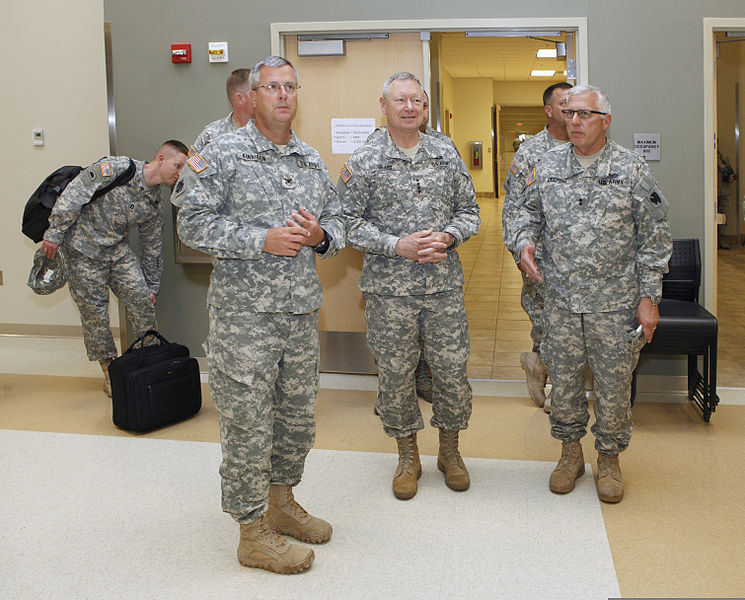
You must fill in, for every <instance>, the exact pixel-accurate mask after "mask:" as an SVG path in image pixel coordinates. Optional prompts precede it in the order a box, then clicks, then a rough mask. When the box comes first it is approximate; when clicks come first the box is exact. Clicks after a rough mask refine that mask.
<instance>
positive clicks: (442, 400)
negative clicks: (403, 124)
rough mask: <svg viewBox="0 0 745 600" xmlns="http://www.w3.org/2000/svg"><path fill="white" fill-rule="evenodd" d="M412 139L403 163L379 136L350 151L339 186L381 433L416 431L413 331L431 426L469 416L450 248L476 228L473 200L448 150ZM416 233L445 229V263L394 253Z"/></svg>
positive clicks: (464, 344) (458, 293)
mask: <svg viewBox="0 0 745 600" xmlns="http://www.w3.org/2000/svg"><path fill="white" fill-rule="evenodd" d="M419 140H420V145H419V149H418V151H417V154H416V155H415V156H414V158H413V160H412V159H411V158H409V157H408V156H406V155H405V154H404V152H403V151H402V150H401V149H400V148H398V147H397V146H396V144H395V143H394V142H393V140H392V139H391V137H390V135H389V134H388V133H387V132H386V133H385V134H384V135H381V136H378V137H376V138H374V139H373V140H372V141H370V142H368V143H366V144H365V145H364V146H362V147H361V148H359V149H357V150H356V151H355V152H354V154H352V156H351V157H350V158H349V160H348V161H347V163H346V164H345V165H344V167H343V168H342V176H341V179H340V182H339V192H340V195H341V197H342V206H343V208H344V218H345V224H346V227H347V239H348V241H349V244H350V245H351V246H353V247H355V248H358V249H359V250H362V251H363V252H364V253H365V255H364V262H363V266H362V275H361V277H360V283H359V287H360V289H361V290H362V292H363V294H364V296H365V304H366V306H365V317H366V319H367V341H368V345H369V346H370V349H371V350H372V352H373V355H374V356H375V359H376V361H377V365H378V373H379V382H380V383H379V387H378V400H377V404H376V408H377V410H378V413H379V414H380V418H381V421H382V423H383V429H384V430H385V432H386V434H388V435H389V436H391V437H405V436H408V435H410V434H412V433H415V432H416V431H418V430H420V429H422V428H423V427H424V425H423V422H422V416H421V413H420V411H419V406H418V404H417V402H416V396H415V391H414V369H415V367H416V365H417V362H418V358H419V345H418V341H417V337H418V334H419V331H421V332H422V338H423V340H424V358H425V360H426V361H427V364H428V365H429V367H430V370H431V372H432V378H433V384H434V385H433V412H434V415H433V417H432V425H433V426H434V427H437V428H440V429H446V430H451V431H453V430H460V429H465V428H466V427H467V426H468V419H469V417H470V414H471V386H470V385H469V383H468V378H467V375H466V362H467V360H468V354H469V348H470V344H469V338H468V322H467V319H466V314H465V308H464V304H463V289H462V286H463V283H464V279H463V270H462V268H461V264H460V258H459V257H458V253H457V252H456V251H455V247H456V246H457V245H458V244H461V243H462V242H464V241H465V240H467V239H468V238H469V237H471V236H472V235H475V234H476V232H477V231H478V226H479V223H480V219H479V206H478V204H477V203H476V198H475V193H474V190H473V183H472V182H471V177H470V175H469V174H468V171H467V170H466V167H465V165H464V164H463V161H462V160H461V159H460V157H459V156H458V155H457V153H456V152H455V150H453V148H452V147H451V146H449V145H448V144H445V143H443V142H441V141H438V140H437V139H436V138H434V137H432V136H428V135H422V136H420V137H419ZM345 180H346V181H345ZM424 229H432V230H434V231H443V232H447V233H450V234H452V235H453V237H454V238H455V242H454V244H453V246H452V247H451V248H450V249H448V256H447V258H446V259H445V260H443V261H442V262H439V263H436V264H419V263H418V262H416V261H412V260H408V259H406V258H403V257H400V256H397V255H396V243H397V242H398V240H399V239H400V238H402V237H405V236H407V235H409V234H411V233H414V232H416V231H421V230H424Z"/></svg>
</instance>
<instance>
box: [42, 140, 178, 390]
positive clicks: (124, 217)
mask: <svg viewBox="0 0 745 600" xmlns="http://www.w3.org/2000/svg"><path fill="white" fill-rule="evenodd" d="M186 153H187V148H186V146H184V144H182V143H181V142H179V141H178V140H169V141H167V142H165V143H164V144H163V145H161V146H160V148H158V150H157V152H156V153H155V157H154V158H153V160H151V161H150V162H141V161H137V160H134V161H132V163H134V166H135V172H134V176H133V177H132V178H131V179H130V180H129V181H128V182H127V183H125V184H124V185H120V186H118V187H115V188H113V189H112V190H110V191H109V192H107V193H106V194H104V195H103V196H101V197H100V198H97V199H96V200H93V201H91V198H92V197H93V194H95V193H96V191H97V190H99V189H101V188H103V187H104V186H106V185H107V184H108V183H109V182H111V181H113V180H115V179H116V177H117V176H118V175H120V174H122V173H124V172H125V171H126V170H127V168H128V167H129V165H130V159H129V158H127V157H126V156H110V157H107V158H103V159H101V160H99V161H98V162H95V163H93V164H92V165H90V166H89V167H88V168H86V169H83V170H82V171H81V172H80V174H79V175H78V176H77V177H76V178H75V179H73V180H72V181H71V182H70V183H69V185H68V186H67V187H66V188H65V189H64V191H63V192H62V194H61V195H60V197H59V198H58V199H57V202H56V203H55V204H54V208H53V209H52V214H51V215H50V216H49V229H47V230H46V232H45V233H44V240H43V241H42V243H41V249H42V251H43V252H44V253H45V254H46V255H47V256H48V257H49V258H54V256H55V254H56V253H57V249H58V248H59V247H60V246H62V251H63V254H64V257H65V261H66V262H67V267H68V270H69V274H68V285H69V287H70V295H71V296H72V299H73V300H74V301H75V304H76V305H77V307H78V310H79V311H80V320H81V322H82V325H83V341H84V342H85V348H86V350H87V352H88V358H89V359H90V360H97V361H98V362H99V363H100V365H101V369H102V370H103V373H104V392H105V393H106V395H107V396H111V385H110V383H109V363H111V360H112V359H113V358H115V357H116V354H117V352H116V345H115V344H114V338H113V336H112V335H111V328H110V326H109V289H111V291H112V292H114V294H115V295H116V297H117V298H119V300H121V301H122V304H124V306H125V307H126V309H127V318H128V319H129V322H130V324H131V325H132V330H133V332H134V335H135V337H139V336H140V335H142V334H143V333H145V332H146V331H147V330H148V329H157V327H158V325H157V321H156V319H155V297H156V295H157V294H158V292H159V291H160V277H161V275H162V273H163V257H162V248H163V226H164V215H163V204H162V203H161V196H160V193H161V192H160V185H161V184H166V185H169V186H171V185H173V184H174V183H176V180H177V179H178V176H179V173H180V172H181V167H182V166H183V164H184V162H185V161H186ZM134 225H136V226H137V231H138V233H139V238H140V260H139V261H138V260H137V257H136V256H135V253H134V252H133V250H132V248H130V246H129V228H130V227H131V226H134Z"/></svg>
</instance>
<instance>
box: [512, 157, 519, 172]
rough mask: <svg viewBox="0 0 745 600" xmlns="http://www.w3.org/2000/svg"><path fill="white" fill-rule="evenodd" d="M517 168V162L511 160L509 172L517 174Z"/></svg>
mask: <svg viewBox="0 0 745 600" xmlns="http://www.w3.org/2000/svg"><path fill="white" fill-rule="evenodd" d="M518 169H519V167H518V166H517V163H516V162H515V161H514V160H513V161H512V164H511V165H510V173H512V174H513V175H517V171H518Z"/></svg>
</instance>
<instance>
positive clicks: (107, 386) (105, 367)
mask: <svg viewBox="0 0 745 600" xmlns="http://www.w3.org/2000/svg"><path fill="white" fill-rule="evenodd" d="M111 360H112V359H110V358H104V359H103V360H99V361H98V364H99V365H101V370H102V371H103V392H104V394H106V395H107V396H108V397H109V398H111V379H109V365H110V364H111Z"/></svg>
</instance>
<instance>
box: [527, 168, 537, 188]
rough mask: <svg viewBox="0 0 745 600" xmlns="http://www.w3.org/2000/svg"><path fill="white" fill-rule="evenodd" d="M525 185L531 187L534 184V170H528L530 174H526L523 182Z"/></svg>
mask: <svg viewBox="0 0 745 600" xmlns="http://www.w3.org/2000/svg"><path fill="white" fill-rule="evenodd" d="M525 183H526V184H527V185H533V184H534V183H535V168H533V169H531V170H530V173H528V178H527V179H526V180H525Z"/></svg>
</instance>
